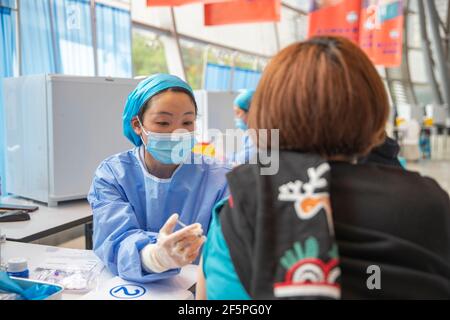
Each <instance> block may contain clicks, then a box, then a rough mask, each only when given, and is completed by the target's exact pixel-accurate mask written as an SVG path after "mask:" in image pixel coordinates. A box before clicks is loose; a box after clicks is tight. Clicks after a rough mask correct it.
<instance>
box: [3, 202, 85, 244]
mask: <svg viewBox="0 0 450 320" xmlns="http://www.w3.org/2000/svg"><path fill="white" fill-rule="evenodd" d="M0 202H2V203H7V204H18V205H35V206H38V207H39V210H37V211H34V212H31V213H30V217H31V219H30V220H29V221H19V222H0V229H1V230H2V233H4V234H6V239H7V240H11V241H19V242H31V241H35V240H38V239H41V238H44V237H46V236H49V235H53V234H55V233H58V232H61V231H65V230H68V229H71V228H74V227H77V226H80V225H85V226H87V225H88V224H89V223H90V222H92V210H91V208H90V206H89V204H88V202H87V201H86V200H76V201H69V202H61V203H60V204H59V206H57V207H47V206H45V205H42V204H39V203H35V202H32V201H29V200H24V199H20V198H14V197H6V198H1V199H0ZM85 232H86V248H87V249H91V248H92V241H91V232H90V230H89V229H88V228H87V227H86V228H85Z"/></svg>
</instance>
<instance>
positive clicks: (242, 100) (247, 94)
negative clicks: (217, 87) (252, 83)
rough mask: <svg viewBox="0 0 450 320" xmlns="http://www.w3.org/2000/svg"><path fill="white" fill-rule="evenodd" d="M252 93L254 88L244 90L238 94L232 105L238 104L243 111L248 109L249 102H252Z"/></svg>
mask: <svg viewBox="0 0 450 320" xmlns="http://www.w3.org/2000/svg"><path fill="white" fill-rule="evenodd" d="M254 93H255V90H245V91H244V92H242V93H241V94H239V95H238V96H237V97H236V99H234V105H235V106H238V107H239V108H240V109H242V110H244V111H248V110H249V109H250V103H251V102H252V98H253V94H254Z"/></svg>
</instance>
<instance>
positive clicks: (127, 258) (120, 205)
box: [88, 163, 179, 283]
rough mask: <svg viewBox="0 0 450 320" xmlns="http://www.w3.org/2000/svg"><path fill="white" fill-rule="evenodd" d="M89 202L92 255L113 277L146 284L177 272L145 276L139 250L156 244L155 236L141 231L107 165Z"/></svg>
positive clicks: (97, 176) (96, 175) (177, 270)
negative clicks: (91, 222)
mask: <svg viewBox="0 0 450 320" xmlns="http://www.w3.org/2000/svg"><path fill="white" fill-rule="evenodd" d="M88 201H89V203H90V204H91V207H92V211H93V220H94V234H93V243H94V244H93V246H94V252H95V254H96V255H97V256H98V257H99V258H100V259H101V260H102V261H103V263H104V264H105V265H106V266H107V268H108V269H109V270H110V271H111V272H112V273H113V274H115V275H118V276H119V277H121V278H123V279H125V280H127V281H133V282H140V283H146V282H152V281H156V280H160V279H164V278H168V277H171V276H173V275H175V274H177V273H178V272H179V269H174V270H168V271H166V272H164V273H148V272H146V271H145V270H144V269H143V268H142V265H141V258H140V251H141V250H142V249H143V248H144V247H145V246H146V245H147V244H149V243H155V242H156V236H157V234H156V233H154V232H148V231H145V230H143V229H142V226H140V224H139V221H138V219H137V216H136V213H135V212H134V210H133V207H132V206H131V204H130V203H129V202H128V201H127V198H126V196H125V194H124V193H123V191H122V190H121V186H120V185H119V184H118V182H117V180H116V178H115V176H114V174H113V172H112V170H111V168H110V167H109V166H108V164H107V163H103V164H102V165H100V167H99V168H98V169H97V172H96V174H95V177H94V181H93V183H92V186H91V189H90V192H89V195H88Z"/></svg>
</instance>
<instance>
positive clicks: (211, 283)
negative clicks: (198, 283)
mask: <svg viewBox="0 0 450 320" xmlns="http://www.w3.org/2000/svg"><path fill="white" fill-rule="evenodd" d="M225 201H227V199H223V200H222V201H221V202H220V203H218V204H217V205H216V207H215V208H214V210H213V215H212V221H211V225H210V228H209V231H208V237H207V240H206V243H205V245H204V248H203V265H202V266H201V267H202V268H203V274H204V275H205V282H206V297H207V299H208V300H250V299H251V298H250V296H249V295H248V293H247V291H246V290H245V288H244V286H243V285H242V283H241V281H240V280H239V276H238V275H237V273H236V270H235V268H234V265H233V261H232V260H231V256H230V250H229V248H228V246H227V243H226V241H225V238H224V236H223V233H222V227H221V225H220V219H219V215H218V213H217V210H220V207H221V206H222V205H223V203H224V202H225Z"/></svg>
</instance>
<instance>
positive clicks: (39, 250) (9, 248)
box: [1, 241, 197, 300]
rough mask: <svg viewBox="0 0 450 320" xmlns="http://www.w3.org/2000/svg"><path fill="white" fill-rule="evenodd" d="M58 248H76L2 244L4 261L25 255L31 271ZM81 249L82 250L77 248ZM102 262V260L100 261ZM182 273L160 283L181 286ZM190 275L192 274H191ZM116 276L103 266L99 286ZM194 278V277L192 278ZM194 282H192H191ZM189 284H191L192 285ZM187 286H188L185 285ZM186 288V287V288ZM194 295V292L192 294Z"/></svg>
mask: <svg viewBox="0 0 450 320" xmlns="http://www.w3.org/2000/svg"><path fill="white" fill-rule="evenodd" d="M55 250H58V253H61V254H64V253H69V252H70V251H73V250H75V249H67V248H59V247H52V246H44V245H38V244H31V243H20V242H13V241H6V243H4V244H3V245H2V250H1V251H2V262H4V263H5V262H6V261H7V260H8V259H10V258H13V257H24V258H27V260H28V268H29V270H30V271H33V270H34V269H35V268H36V267H37V266H38V265H39V264H41V263H42V262H43V261H44V259H45V256H46V253H48V252H51V251H55ZM75 251H78V252H79V251H80V250H75ZM82 251H84V253H85V254H86V258H88V259H97V260H98V258H97V257H96V256H95V254H94V252H93V251H91V250H82ZM100 263H101V262H100ZM196 269H197V267H196V266H194V265H189V266H186V267H185V268H183V271H182V273H181V274H183V273H184V272H185V274H187V273H190V274H192V273H193V271H195V272H194V273H196ZM181 274H180V275H178V276H175V277H173V278H172V279H166V280H161V281H160V282H159V283H160V284H164V285H166V286H169V287H172V288H177V287H179V286H183V285H184V284H183V285H182V284H181V283H182V282H185V281H186V278H184V277H186V276H185V275H183V278H182V277H181ZM189 277H190V276H189ZM113 278H114V275H113V274H112V273H111V272H109V271H108V270H107V269H106V268H103V270H102V272H101V274H100V276H99V279H98V285H97V287H100V286H101V285H102V284H104V283H105V282H107V281H109V280H111V279H113ZM191 279H192V278H191ZM191 284H192V283H191ZM191 284H189V286H190V285H191ZM185 288H187V286H186V287H185ZM184 290H186V289H184ZM189 290H190V291H191V292H192V291H193V288H190V289H189ZM85 294H86V292H84V293H82V294H76V293H71V292H67V291H63V294H62V299H63V300H75V299H83V297H82V296H83V295H85ZM191 296H192V294H191Z"/></svg>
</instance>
